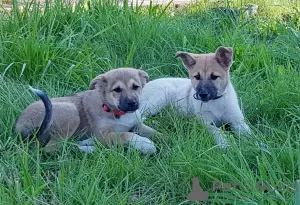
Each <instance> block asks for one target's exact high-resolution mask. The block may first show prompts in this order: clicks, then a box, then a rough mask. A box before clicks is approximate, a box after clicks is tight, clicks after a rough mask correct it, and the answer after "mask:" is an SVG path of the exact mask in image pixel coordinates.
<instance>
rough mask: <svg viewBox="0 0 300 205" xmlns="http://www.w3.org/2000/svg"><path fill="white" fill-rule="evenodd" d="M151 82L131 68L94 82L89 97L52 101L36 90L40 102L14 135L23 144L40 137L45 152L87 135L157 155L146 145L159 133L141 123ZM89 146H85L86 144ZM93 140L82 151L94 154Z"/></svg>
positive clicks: (30, 109)
mask: <svg viewBox="0 0 300 205" xmlns="http://www.w3.org/2000/svg"><path fill="white" fill-rule="evenodd" d="M148 81H149V76H148V74H147V73H146V72H145V71H142V70H139V69H133V68H119V69H113V70H110V71H108V72H106V73H104V74H102V75H99V76H97V77H96V78H95V79H93V80H92V82H91V83H90V86H89V91H85V92H81V93H76V94H74V95H73V96H67V97H58V98H52V99H49V98H48V97H47V95H46V94H44V93H43V92H42V91H40V90H36V89H32V91H33V92H35V93H36V94H37V95H38V96H39V97H40V98H41V99H42V101H38V102H34V103H32V104H31V105H29V106H28V107H27V108H26V109H25V110H24V111H23V113H22V114H21V116H20V117H19V119H18V120H17V122H16V126H15V130H16V132H18V133H20V134H21V136H22V138H23V139H24V140H27V139H30V138H32V137H33V136H34V134H35V133H36V135H37V139H38V140H39V141H40V142H41V143H42V145H44V146H46V147H45V148H46V150H47V151H51V150H53V149H55V148H56V146H55V142H56V141H57V139H59V138H61V137H63V138H70V137H72V136H73V135H75V134H76V133H80V132H82V131H85V132H87V133H89V134H91V135H94V136H95V137H96V140H97V141H100V142H101V143H104V144H120V145H125V146H132V147H134V148H136V149H138V150H140V151H141V152H142V153H144V154H153V153H155V152H156V148H155V146H154V143H153V142H152V141H151V140H150V139H148V138H149V137H150V136H151V135H153V134H154V133H155V130H153V129H152V128H150V127H148V126H146V125H144V124H143V123H142V120H141V115H140V112H139V110H138V108H139V97H140V95H141V92H142V89H143V87H144V86H145V84H146V83H147V82H148ZM85 143H87V144H85ZM92 144H93V140H92V139H89V140H86V141H84V142H81V143H80V145H81V147H80V149H82V150H83V151H89V149H92V150H90V151H93V147H92Z"/></svg>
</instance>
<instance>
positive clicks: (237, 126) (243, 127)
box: [230, 120, 251, 134]
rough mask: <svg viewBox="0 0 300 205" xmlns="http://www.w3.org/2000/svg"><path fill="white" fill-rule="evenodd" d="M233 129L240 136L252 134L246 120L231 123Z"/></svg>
mask: <svg viewBox="0 0 300 205" xmlns="http://www.w3.org/2000/svg"><path fill="white" fill-rule="evenodd" d="M230 124H231V127H232V129H233V130H234V131H235V132H237V133H240V134H251V130H250V127H249V126H248V125H247V123H246V122H245V121H244V120H239V121H232V122H230Z"/></svg>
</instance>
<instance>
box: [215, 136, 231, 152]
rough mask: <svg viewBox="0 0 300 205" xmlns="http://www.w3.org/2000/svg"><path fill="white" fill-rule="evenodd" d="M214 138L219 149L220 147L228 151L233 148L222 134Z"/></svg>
mask: <svg viewBox="0 0 300 205" xmlns="http://www.w3.org/2000/svg"><path fill="white" fill-rule="evenodd" d="M214 138H215V140H216V143H217V147H220V148H222V149H225V150H227V149H229V148H230V147H231V146H230V145H229V143H228V142H227V140H226V139H225V138H224V137H223V136H222V135H221V134H218V135H216V134H215V135H214Z"/></svg>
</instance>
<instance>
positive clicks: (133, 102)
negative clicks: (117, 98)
mask: <svg viewBox="0 0 300 205" xmlns="http://www.w3.org/2000/svg"><path fill="white" fill-rule="evenodd" d="M136 104H137V101H136V100H135V99H129V100H127V105H128V106H129V107H134V106H136Z"/></svg>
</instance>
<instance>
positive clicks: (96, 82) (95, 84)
mask: <svg viewBox="0 0 300 205" xmlns="http://www.w3.org/2000/svg"><path fill="white" fill-rule="evenodd" d="M106 84H107V80H106V78H105V76H104V74H102V75H98V76H97V77H96V78H94V79H93V80H92V82H91V83H90V86H89V90H95V89H98V90H100V89H101V88H103V87H104V86H105V85H106Z"/></svg>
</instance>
